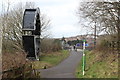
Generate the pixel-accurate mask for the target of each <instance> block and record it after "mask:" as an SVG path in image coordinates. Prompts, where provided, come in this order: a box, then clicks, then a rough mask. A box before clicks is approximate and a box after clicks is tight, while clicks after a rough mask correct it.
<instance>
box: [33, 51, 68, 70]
mask: <svg viewBox="0 0 120 80" xmlns="http://www.w3.org/2000/svg"><path fill="white" fill-rule="evenodd" d="M68 56H69V51H67V50H61V51H59V52H53V53H49V54H42V55H41V56H40V61H34V62H33V64H34V68H35V69H42V68H44V67H45V66H46V68H50V67H52V66H55V65H57V64H59V63H60V62H61V61H63V60H64V59H65V58H67V57H68Z"/></svg>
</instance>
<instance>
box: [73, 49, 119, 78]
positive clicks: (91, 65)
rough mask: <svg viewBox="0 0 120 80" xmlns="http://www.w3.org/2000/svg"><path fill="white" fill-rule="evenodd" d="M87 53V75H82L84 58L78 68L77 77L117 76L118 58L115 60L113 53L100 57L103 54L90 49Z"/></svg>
mask: <svg viewBox="0 0 120 80" xmlns="http://www.w3.org/2000/svg"><path fill="white" fill-rule="evenodd" d="M85 54H86V67H85V75H84V76H83V75H82V60H81V62H80V63H79V65H78V67H77V69H76V74H75V75H76V77H77V78H117V77H118V74H117V71H118V60H117V59H116V60H115V61H112V60H113V58H114V57H113V55H109V56H108V57H105V58H102V59H101V58H100V55H101V54H98V53H92V52H89V51H86V52H85Z"/></svg>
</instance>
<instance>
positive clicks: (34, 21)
mask: <svg viewBox="0 0 120 80" xmlns="http://www.w3.org/2000/svg"><path fill="white" fill-rule="evenodd" d="M22 32H23V35H22V41H23V48H24V50H25V51H26V52H27V58H32V59H39V53H40V35H41V23H40V10H39V8H37V9H25V11H24V16H23V27H22Z"/></svg>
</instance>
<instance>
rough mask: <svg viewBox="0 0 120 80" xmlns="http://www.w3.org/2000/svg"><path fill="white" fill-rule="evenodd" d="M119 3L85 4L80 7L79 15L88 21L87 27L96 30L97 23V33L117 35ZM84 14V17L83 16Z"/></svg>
mask: <svg viewBox="0 0 120 80" xmlns="http://www.w3.org/2000/svg"><path fill="white" fill-rule="evenodd" d="M119 8H120V3H119V2H84V3H81V6H80V7H79V10H78V14H79V17H82V18H84V19H86V20H88V22H89V23H88V24H89V25H90V24H91V26H89V25H88V24H87V27H91V28H92V29H94V25H93V24H94V23H95V22H96V28H97V32H99V33H100V32H102V31H103V32H106V33H107V34H116V33H117V32H118V10H119ZM81 13H82V16H81Z"/></svg>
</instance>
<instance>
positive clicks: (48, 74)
mask: <svg viewBox="0 0 120 80" xmlns="http://www.w3.org/2000/svg"><path fill="white" fill-rule="evenodd" d="M81 57H82V52H75V51H71V52H70V56H69V57H68V58H67V59H65V60H64V61H63V62H61V63H60V64H58V65H57V66H55V67H52V68H49V69H43V70H40V72H41V78H75V69H76V67H77V65H78V63H79V62H80V59H81Z"/></svg>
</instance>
